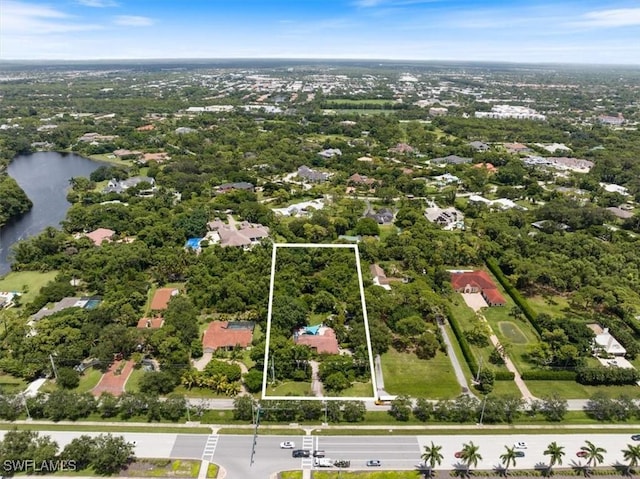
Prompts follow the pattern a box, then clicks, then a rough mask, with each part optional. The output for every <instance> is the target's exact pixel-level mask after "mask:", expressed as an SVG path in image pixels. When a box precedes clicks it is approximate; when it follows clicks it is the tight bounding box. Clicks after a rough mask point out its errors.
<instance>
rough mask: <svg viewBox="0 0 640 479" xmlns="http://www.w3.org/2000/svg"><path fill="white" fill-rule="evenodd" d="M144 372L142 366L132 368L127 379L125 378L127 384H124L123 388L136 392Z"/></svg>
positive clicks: (129, 391)
mask: <svg viewBox="0 0 640 479" xmlns="http://www.w3.org/2000/svg"><path fill="white" fill-rule="evenodd" d="M144 374H145V371H144V370H143V369H142V368H133V371H131V375H130V376H129V379H127V384H125V385H124V390H125V391H126V392H128V393H135V392H138V391H139V390H140V379H142V376H143V375H144Z"/></svg>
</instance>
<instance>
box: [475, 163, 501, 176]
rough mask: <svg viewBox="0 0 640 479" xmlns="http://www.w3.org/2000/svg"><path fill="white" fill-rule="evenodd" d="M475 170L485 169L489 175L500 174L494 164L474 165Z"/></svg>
mask: <svg viewBox="0 0 640 479" xmlns="http://www.w3.org/2000/svg"><path fill="white" fill-rule="evenodd" d="M473 167H474V168H483V169H485V170H487V172H488V173H492V174H493V173H497V172H498V168H496V167H495V166H493V164H492V163H476V164H475V165H473Z"/></svg>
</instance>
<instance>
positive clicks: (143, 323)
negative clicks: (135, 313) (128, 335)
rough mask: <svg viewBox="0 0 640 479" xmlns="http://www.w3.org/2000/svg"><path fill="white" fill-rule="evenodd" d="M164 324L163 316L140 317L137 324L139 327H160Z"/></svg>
mask: <svg viewBox="0 0 640 479" xmlns="http://www.w3.org/2000/svg"><path fill="white" fill-rule="evenodd" d="M163 325H164V318H162V317H161V316H158V317H155V318H140V320H139V321H138V325H137V326H136V327H137V328H138V329H158V328H161V327H162V326H163Z"/></svg>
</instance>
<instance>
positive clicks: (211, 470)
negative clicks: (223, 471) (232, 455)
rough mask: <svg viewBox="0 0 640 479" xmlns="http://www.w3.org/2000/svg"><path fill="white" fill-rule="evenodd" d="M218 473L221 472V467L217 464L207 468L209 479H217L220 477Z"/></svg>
mask: <svg viewBox="0 0 640 479" xmlns="http://www.w3.org/2000/svg"><path fill="white" fill-rule="evenodd" d="M218 471H220V467H219V466H218V465H217V464H209V467H208V468H207V477H211V478H213V479H216V477H218Z"/></svg>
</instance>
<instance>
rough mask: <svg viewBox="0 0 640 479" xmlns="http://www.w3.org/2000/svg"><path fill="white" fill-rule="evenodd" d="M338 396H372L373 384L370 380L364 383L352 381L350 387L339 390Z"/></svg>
mask: <svg viewBox="0 0 640 479" xmlns="http://www.w3.org/2000/svg"><path fill="white" fill-rule="evenodd" d="M338 396H342V397H354V398H355V397H359V398H364V397H374V396H375V394H374V391H373V386H372V385H371V381H367V382H366V383H358V382H356V383H353V385H352V386H351V387H350V388H347V389H345V390H344V391H341V392H340V394H338Z"/></svg>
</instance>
